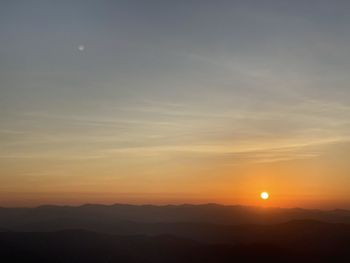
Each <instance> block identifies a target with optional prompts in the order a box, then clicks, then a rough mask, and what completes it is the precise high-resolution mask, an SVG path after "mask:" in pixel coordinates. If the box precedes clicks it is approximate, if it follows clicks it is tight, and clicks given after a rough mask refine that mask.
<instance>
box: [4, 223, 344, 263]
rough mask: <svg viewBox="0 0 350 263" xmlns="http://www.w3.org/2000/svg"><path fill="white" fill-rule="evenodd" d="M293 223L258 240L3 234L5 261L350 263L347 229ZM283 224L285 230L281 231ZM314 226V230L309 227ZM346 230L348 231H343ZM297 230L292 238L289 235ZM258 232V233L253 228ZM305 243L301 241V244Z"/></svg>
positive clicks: (74, 233)
mask: <svg viewBox="0 0 350 263" xmlns="http://www.w3.org/2000/svg"><path fill="white" fill-rule="evenodd" d="M328 227H330V224H322V223H317V222H292V223H289V224H284V225H280V226H278V227H274V226H270V231H269V232H270V233H271V234H269V235H267V233H265V234H262V236H263V238H259V236H257V239H256V241H255V242H252V243H250V242H247V240H246V241H245V242H243V243H241V244H238V245H230V244H211V245H209V244H204V243H200V242H196V241H191V240H188V239H182V238H177V237H174V236H170V235H161V236H153V237H150V236H141V235H138V236H115V235H107V234H98V233H93V232H86V231H77V230H70V231H60V232H45V233H44V232H42V233H33V232H31V233H29V232H27V233H16V232H3V233H0V253H1V258H2V260H3V262H29V263H30V262H50V263H56V262H57V263H58V262H60V263H65V262H84V263H94V262H96V263H97V262H98V263H101V262H125V263H128V262H137V263H141V262H149V263H151V262H152V263H158V262H170V263H171V262H174V263H175V262H176V263H178V262H185V263H186V262H191V263H195V262H201V263H203V262H213V263H220V262H223V263H225V262H293V263H294V262H308V263H310V262H349V260H350V255H349V254H348V244H349V241H350V240H349V228H348V227H346V229H343V227H345V226H342V225H337V227H338V228H339V229H338V231H336V232H334V233H330V232H328V230H326V231H325V232H323V230H324V229H325V228H328ZM281 228H287V230H284V231H282V232H280V231H281ZM310 228H315V229H313V230H312V231H311V232H310V233H308V231H307V229H310ZM342 229H343V231H344V234H340V233H341V232H342ZM290 231H292V232H293V231H296V234H294V235H293V239H292V240H289V238H291V236H290V235H286V236H285V233H289V232H290ZM255 234H258V232H255ZM300 241H302V242H301V243H299V242H300Z"/></svg>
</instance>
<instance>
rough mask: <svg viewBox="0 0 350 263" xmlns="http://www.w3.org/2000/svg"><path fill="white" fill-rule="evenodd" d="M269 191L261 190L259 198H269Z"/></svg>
mask: <svg viewBox="0 0 350 263" xmlns="http://www.w3.org/2000/svg"><path fill="white" fill-rule="evenodd" d="M269 196H270V195H269V193H268V192H262V193H261V194H260V197H261V199H264V200H267V199H269Z"/></svg>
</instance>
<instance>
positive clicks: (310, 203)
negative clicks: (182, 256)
mask: <svg viewBox="0 0 350 263" xmlns="http://www.w3.org/2000/svg"><path fill="white" fill-rule="evenodd" d="M349 10H350V1H345V0H344V1H337V0H329V1H323V0H318V1H316V0H315V1H307V0H300V1H296V0H289V1H284V0H274V1H272V0H266V1H265V0H264V1H261V0H255V1H249V0H241V1H235V0H230V1H229V0H215V1H214V0H211V1H210V0H173V1H170V0H158V1H155V0H138V1H136V0H115V1H112V0H98V1H97V0H95V1H92V0H91V1H90V0H70V1H68V0H60V1H53V0H41V1H39V0H38V1H35V0H22V1H21V0H12V1H10V0H8V1H6V0H3V1H2V0H1V1H0V206H33V205H40V204H47V203H53V204H82V203H137V204H144V203H153V204H167V203H208V202H216V203H222V204H242V205H268V206H278V207H307V208H308V207H312V208H321V209H334V208H350V191H349V189H350V86H349V85H350V16H349ZM262 191H267V192H269V193H270V199H269V200H265V201H263V200H260V198H259V195H260V193H261V192H262Z"/></svg>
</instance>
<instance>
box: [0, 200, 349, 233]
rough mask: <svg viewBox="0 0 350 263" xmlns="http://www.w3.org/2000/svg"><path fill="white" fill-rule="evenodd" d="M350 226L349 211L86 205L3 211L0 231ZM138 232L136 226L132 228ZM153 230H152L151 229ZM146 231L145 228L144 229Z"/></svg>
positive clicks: (218, 206) (108, 230)
mask: <svg viewBox="0 0 350 263" xmlns="http://www.w3.org/2000/svg"><path fill="white" fill-rule="evenodd" d="M304 219H307V220H317V221H323V222H332V223H350V211H347V210H333V211H321V210H306V209H299V208H296V209H281V208H258V207H243V206H222V205H215V204H207V205H168V206H153V205H142V206H136V205H121V204H116V205H111V206H106V205H83V206H78V207H71V206H41V207H37V208H0V228H5V229H11V230H21V231H53V230H61V229H67V228H84V229H89V230H93V231H102V232H112V233H120V231H123V230H124V229H125V228H126V229H128V224H131V222H134V223H210V224H220V225H240V224H276V223H283V222H288V221H291V220H304ZM131 227H132V228H135V227H136V226H133V225H132V226H131ZM149 227H150V226H149ZM142 228H143V226H142Z"/></svg>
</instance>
